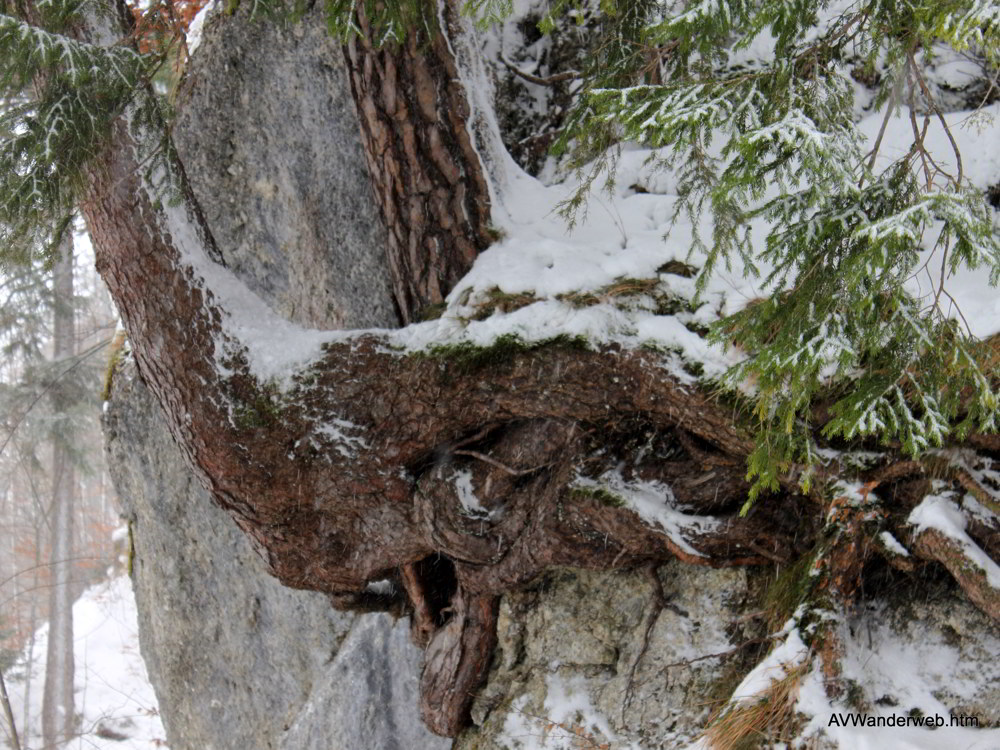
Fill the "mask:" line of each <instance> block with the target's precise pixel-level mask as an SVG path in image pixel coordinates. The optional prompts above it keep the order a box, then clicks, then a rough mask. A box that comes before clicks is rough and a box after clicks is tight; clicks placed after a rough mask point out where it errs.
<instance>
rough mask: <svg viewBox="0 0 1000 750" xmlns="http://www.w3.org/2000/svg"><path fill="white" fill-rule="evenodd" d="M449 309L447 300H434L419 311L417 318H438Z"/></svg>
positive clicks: (420, 319) (423, 319)
mask: <svg viewBox="0 0 1000 750" xmlns="http://www.w3.org/2000/svg"><path fill="white" fill-rule="evenodd" d="M447 309H448V303H447V302H434V303H432V304H430V305H426V306H424V307H422V308H421V309H420V311H419V312H418V313H417V320H419V321H425V320H437V319H438V318H440V317H441V316H442V315H444V311H445V310H447Z"/></svg>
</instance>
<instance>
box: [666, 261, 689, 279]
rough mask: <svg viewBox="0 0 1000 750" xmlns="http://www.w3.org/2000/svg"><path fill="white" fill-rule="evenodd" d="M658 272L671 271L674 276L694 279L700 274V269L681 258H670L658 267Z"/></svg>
mask: <svg viewBox="0 0 1000 750" xmlns="http://www.w3.org/2000/svg"><path fill="white" fill-rule="evenodd" d="M656 272H657V273H670V274H673V275H674V276H683V277H684V278H685V279H693V278H694V277H695V276H697V275H698V269H697V268H696V267H695V266H692V265H691V264H690V263H685V262H684V261H680V260H668V261H667V262H666V263H664V264H663V265H662V266H660V267H659V268H657V269H656Z"/></svg>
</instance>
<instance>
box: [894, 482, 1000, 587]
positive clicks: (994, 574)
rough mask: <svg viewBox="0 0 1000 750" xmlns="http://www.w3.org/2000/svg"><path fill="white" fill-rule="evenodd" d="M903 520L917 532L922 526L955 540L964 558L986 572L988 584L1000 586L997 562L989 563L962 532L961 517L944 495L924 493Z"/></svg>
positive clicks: (984, 554) (986, 557) (963, 520)
mask: <svg viewBox="0 0 1000 750" xmlns="http://www.w3.org/2000/svg"><path fill="white" fill-rule="evenodd" d="M907 521H908V522H909V523H910V524H912V525H913V526H915V527H916V533H917V534H919V533H920V532H921V531H924V530H926V529H934V530H935V531H939V532H940V533H942V534H944V535H945V536H946V537H948V538H950V539H953V540H955V541H956V542H958V543H959V545H960V546H961V547H962V552H963V554H964V555H965V557H966V559H968V560H969V561H971V562H972V563H973V564H975V565H976V566H978V567H979V568H980V569H981V570H982V571H983V573H985V574H986V580H987V581H988V582H989V584H990V586H992V587H993V588H995V589H1000V565H997V564H996V563H995V562H993V560H991V559H990V557H989V555H987V554H986V553H985V552H983V550H982V549H981V548H980V547H979V545H978V544H976V543H975V542H974V541H972V539H971V538H970V537H969V535H968V534H966V533H965V524H966V521H965V516H964V515H963V514H962V511H961V510H959V508H958V506H957V505H956V504H955V503H953V502H952V501H951V500H950V499H948V497H946V496H945V495H936V494H935V495H927V497H925V498H924V499H923V500H922V501H921V503H920V505H918V506H917V507H916V508H914V509H913V510H912V511H910V515H909V517H908V518H907Z"/></svg>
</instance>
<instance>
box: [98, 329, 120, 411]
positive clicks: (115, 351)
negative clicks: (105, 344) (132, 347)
mask: <svg viewBox="0 0 1000 750" xmlns="http://www.w3.org/2000/svg"><path fill="white" fill-rule="evenodd" d="M124 359H125V331H118V332H116V333H115V337H114V338H113V339H112V340H111V352H110V354H109V355H108V366H107V368H106V369H105V371H104V385H103V386H102V387H101V400H102V401H107V400H108V399H110V398H111V386H112V385H113V384H114V380H115V371H116V370H117V369H118V367H119V366H120V365H121V363H122V361H123V360H124Z"/></svg>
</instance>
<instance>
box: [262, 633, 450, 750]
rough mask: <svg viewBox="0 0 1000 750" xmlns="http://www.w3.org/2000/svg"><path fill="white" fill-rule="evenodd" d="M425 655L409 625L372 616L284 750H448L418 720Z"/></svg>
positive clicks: (343, 650)
mask: <svg viewBox="0 0 1000 750" xmlns="http://www.w3.org/2000/svg"><path fill="white" fill-rule="evenodd" d="M420 664H421V654H420V652H418V651H417V650H416V649H415V648H414V647H413V645H412V643H411V641H410V624H409V621H408V620H399V621H395V622H394V621H393V619H392V617H390V616H389V615H366V616H364V617H359V618H358V619H357V621H356V622H355V625H354V628H353V629H352V630H351V633H350V635H349V636H348V637H347V639H346V640H345V641H344V642H343V644H342V645H341V647H340V650H339V651H338V652H337V657H336V659H335V660H334V661H333V663H332V664H331V665H330V667H329V669H327V670H326V671H325V673H324V674H323V677H322V679H321V680H320V682H319V683H318V684H317V685H316V687H315V689H314V690H313V694H312V696H311V697H310V699H309V702H308V703H307V704H306V705H305V706H304V707H303V709H302V711H301V712H300V714H299V717H298V719H297V720H296V722H295V724H293V725H292V727H291V729H290V730H289V731H288V732H287V733H286V734H285V736H284V737H283V738H282V742H281V750H300V748H320V747H323V748H344V750H348V749H349V748H361V747H370V748H379V750H411V748H413V749H420V750H422V749H423V748H427V750H435V748H442V750H443V748H447V747H450V746H451V741H450V740H445V739H442V738H440V737H432V736H430V735H429V734H428V732H427V730H426V729H424V727H423V724H421V723H420V721H419V720H417V719H416V718H415V716H414V711H413V707H414V706H416V702H417V691H418V687H419V684H418V682H419V681H418V675H419V673H420V672H419V670H420Z"/></svg>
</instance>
